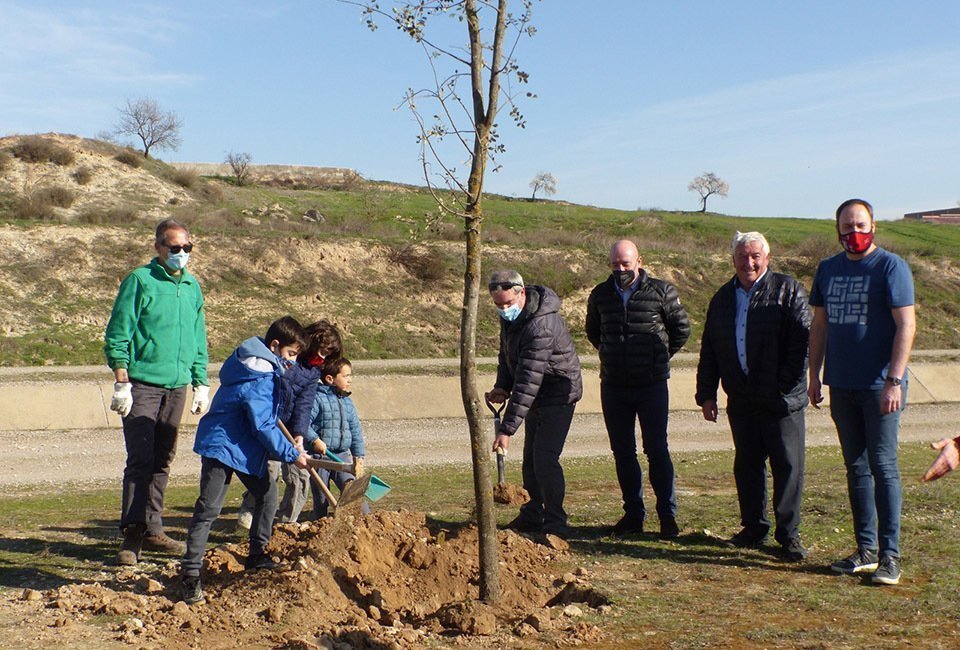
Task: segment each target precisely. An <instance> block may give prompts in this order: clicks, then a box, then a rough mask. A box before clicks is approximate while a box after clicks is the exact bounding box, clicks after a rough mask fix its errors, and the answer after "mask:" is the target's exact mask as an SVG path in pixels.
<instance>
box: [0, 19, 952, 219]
mask: <svg viewBox="0 0 960 650" xmlns="http://www.w3.org/2000/svg"><path fill="white" fill-rule="evenodd" d="M381 4H384V5H386V4H387V3H386V2H382V3H381ZM534 24H535V25H536V27H537V29H538V32H537V34H536V36H535V37H533V38H532V39H524V40H523V41H522V42H521V44H520V48H519V52H518V56H519V59H520V63H521V67H522V68H523V69H524V70H526V71H527V72H529V73H530V89H531V90H532V91H533V92H535V93H536V94H537V95H538V97H537V99H535V100H530V101H525V102H524V103H523V105H522V109H523V111H524V114H525V116H526V118H527V128H526V129H523V130H520V129H516V128H514V127H512V126H510V125H509V122H510V120H509V118H508V117H507V116H506V115H503V117H502V118H501V119H500V123H501V125H502V129H501V130H502V140H503V142H504V143H505V144H506V145H507V147H508V151H507V153H506V154H505V155H503V156H501V157H500V160H499V162H500V163H501V164H502V165H503V168H502V170H501V171H500V172H498V173H497V174H493V175H490V176H489V178H488V181H487V189H488V190H489V191H494V192H500V193H503V194H507V195H517V196H528V195H529V193H530V188H529V187H528V184H529V182H530V180H531V179H532V178H533V176H534V175H535V174H536V173H537V172H540V171H547V172H551V173H552V174H554V176H555V177H556V178H557V181H558V183H557V184H558V192H557V194H556V195H555V197H554V198H557V199H563V200H567V201H573V202H577V203H586V204H591V205H599V206H604V207H616V208H624V209H634V208H638V207H644V208H661V209H667V210H695V209H697V207H698V197H697V195H695V194H694V193H691V192H688V191H687V184H688V183H689V181H690V180H691V179H692V178H693V177H694V176H696V175H698V174H700V173H702V172H704V171H712V172H715V173H716V174H718V175H719V176H721V177H722V178H723V179H725V180H726V181H727V182H728V183H729V185H730V194H729V197H728V198H726V199H711V203H710V204H709V206H708V207H709V208H711V209H713V210H716V211H718V212H723V213H726V214H738V215H747V216H796V217H821V218H826V217H831V216H832V212H833V209H834V208H835V206H836V205H837V204H838V203H840V202H841V201H842V200H844V199H846V198H849V197H850V196H860V197H862V198H866V199H868V200H870V201H872V202H873V204H874V206H875V207H876V209H877V214H878V216H879V217H881V218H895V217H899V216H900V215H902V213H904V212H909V211H915V210H924V209H932V208H942V207H947V206H953V205H956V203H957V201H958V200H960V174H958V173H957V164H956V157H957V151H958V150H960V146H958V145H960V142H958V140H960V101H958V100H960V41H958V39H957V38H956V26H957V25H958V24H960V2H955V1H952V0H939V1H933V0H914V1H912V2H907V1H902V2H890V1H884V0H873V1H870V2H866V1H836V0H834V1H832V2H826V1H820V0H807V1H805V2H779V1H774V0H764V1H761V0H755V1H747V0H743V1H736V0H730V1H729V2H716V0H713V1H709V2H707V1H704V2H701V1H692V0H691V1H687V2H681V1H678V2H653V1H649V2H648V1H645V0H622V1H612V0H610V1H604V0H591V1H587V0H544V1H542V2H537V3H535V7H534ZM441 29H442V33H441V34H439V35H438V39H439V40H440V41H441V42H444V43H451V44H456V43H460V42H463V41H464V39H465V34H462V33H461V32H460V29H461V28H460V26H459V25H458V24H457V23H454V22H452V21H444V23H443V25H442V26H441ZM0 43H3V47H2V48H0V135H10V134H14V133H39V132H47V131H57V132H63V133H74V134H77V135H82V136H88V137H92V136H95V135H96V134H97V133H99V132H101V131H105V130H109V129H110V128H111V127H112V126H113V125H114V124H115V123H116V121H117V107H118V106H120V105H122V104H123V102H124V100H125V99H126V98H133V97H137V96H142V95H147V96H151V97H153V98H155V99H156V100H158V101H159V103H160V104H161V105H162V106H163V107H164V108H167V109H171V110H174V111H175V112H176V113H177V114H178V115H180V117H181V118H182V119H183V122H184V127H183V131H182V136H183V144H182V146H181V148H180V150H179V151H176V152H171V151H162V152H159V155H160V157H161V158H163V159H164V160H168V161H196V162H220V161H222V160H223V157H224V155H225V153H226V152H227V151H242V152H248V153H250V154H251V155H252V156H253V160H254V162H255V163H283V164H304V165H321V166H336V167H351V168H354V169H356V170H358V171H359V172H361V173H362V174H363V175H364V176H365V177H367V178H372V179H381V180H393V181H401V182H408V183H418V184H419V183H422V178H421V173H422V171H421V167H420V165H419V162H418V154H419V149H418V146H417V144H416V134H417V127H416V124H415V122H414V121H413V118H412V116H411V115H410V113H409V111H407V110H406V109H403V108H399V109H398V108H397V107H398V106H399V105H400V104H401V100H402V98H403V94H404V92H405V91H406V89H407V88H408V87H414V88H419V87H423V86H426V85H427V84H428V83H429V81H430V78H431V77H430V70H429V67H428V64H427V62H426V60H425V58H424V55H423V53H422V51H421V50H419V49H418V48H417V47H416V46H415V45H414V44H413V43H411V42H410V41H409V39H407V38H405V37H404V36H403V35H402V34H400V33H398V32H396V31H395V30H393V29H391V28H390V27H389V26H387V25H385V24H382V23H381V29H380V30H379V31H378V32H376V33H371V32H370V31H369V30H367V29H366V27H365V26H364V25H363V24H362V21H361V18H360V12H359V10H358V9H357V8H355V7H351V6H348V5H344V4H341V3H338V2H334V1H333V0H316V1H314V2H282V1H277V2H270V3H265V2H262V1H261V2H246V1H237V2H232V3H213V2H208V1H203V0H195V1H193V2H179V1H171V2H165V3H140V2H136V1H133V2H130V1H125V2H119V1H113V0H102V1H99V2H97V1H94V2H83V3H76V2H62V1H60V0H51V1H48V2H35V1H31V2H25V1H19V0H16V1H10V0H0Z"/></svg>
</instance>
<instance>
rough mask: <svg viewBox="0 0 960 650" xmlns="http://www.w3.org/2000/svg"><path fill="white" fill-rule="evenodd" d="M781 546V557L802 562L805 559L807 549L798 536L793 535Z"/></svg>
mask: <svg viewBox="0 0 960 650" xmlns="http://www.w3.org/2000/svg"><path fill="white" fill-rule="evenodd" d="M781 546H782V547H783V557H784V558H785V559H787V560H790V561H791V562H802V561H804V560H806V559H807V555H808V551H807V549H806V548H804V546H803V542H801V541H800V538H799V537H794V538H793V539H791V540H790V541H788V542H787V543H786V544H782V545H781Z"/></svg>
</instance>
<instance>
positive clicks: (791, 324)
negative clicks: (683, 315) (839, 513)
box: [696, 232, 811, 561]
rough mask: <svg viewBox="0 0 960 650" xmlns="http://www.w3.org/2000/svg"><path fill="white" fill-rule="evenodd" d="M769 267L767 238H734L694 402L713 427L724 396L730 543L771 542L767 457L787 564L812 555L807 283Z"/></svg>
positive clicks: (713, 306)
mask: <svg viewBox="0 0 960 650" xmlns="http://www.w3.org/2000/svg"><path fill="white" fill-rule="evenodd" d="M769 262H770V245H769V244H768V243H767V240H766V238H765V237H764V236H763V235H762V234H760V233H758V232H748V233H740V232H738V233H737V234H736V236H735V237H734V239H733V263H734V266H735V267H736V276H734V278H733V279H732V280H730V281H729V282H727V283H726V284H724V285H723V286H722V287H720V290H719V291H717V293H716V294H715V295H714V296H713V299H712V300H711V301H710V307H709V308H708V309H707V321H706V324H705V325H704V330H703V341H702V343H701V346H700V363H699V365H698V366H697V396H696V398H697V404H698V405H699V406H700V407H701V409H702V410H703V417H704V418H705V419H706V420H709V421H711V422H716V420H717V411H718V409H717V386H718V384H721V383H722V385H723V390H724V391H725V392H726V393H727V419H728V420H729V421H730V429H731V431H732V432H733V443H734V446H735V447H736V453H735V457H734V461H733V475H734V478H735V480H736V483H737V496H738V498H739V501H740V519H741V523H742V525H743V529H742V530H741V531H740V532H738V533H737V534H736V535H734V536H733V537H732V538H731V539H730V541H729V543H730V544H731V545H733V546H740V547H751V546H759V545H760V544H762V543H763V540H764V539H765V538H766V536H767V533H768V531H769V529H770V521H769V520H768V519H767V515H766V509H767V476H766V461H767V458H768V457H769V458H770V470H771V473H772V474H773V511H774V517H775V519H776V530H775V532H774V537H775V538H776V540H777V542H779V543H780V545H781V547H782V549H783V553H784V556H785V557H786V558H787V559H790V560H793V561H800V560H803V559H804V558H805V557H806V556H807V551H806V549H805V548H804V547H803V544H802V543H801V541H800V532H799V527H800V495H801V491H802V490H803V463H804V444H805V440H804V439H805V423H804V409H805V408H806V406H807V404H808V403H809V400H808V398H807V343H808V340H809V336H810V321H811V316H810V308H809V306H808V304H807V292H806V291H805V290H804V288H803V285H801V284H800V283H799V282H797V281H796V280H795V279H793V278H792V277H790V276H789V275H784V274H782V273H774V272H773V271H769V270H768V266H769Z"/></svg>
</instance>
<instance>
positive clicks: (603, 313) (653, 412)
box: [586, 239, 690, 539]
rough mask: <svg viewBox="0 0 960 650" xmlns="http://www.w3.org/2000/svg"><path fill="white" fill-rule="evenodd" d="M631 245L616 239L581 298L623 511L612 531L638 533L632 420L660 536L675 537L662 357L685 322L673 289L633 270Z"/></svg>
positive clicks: (639, 478) (640, 512)
mask: <svg viewBox="0 0 960 650" xmlns="http://www.w3.org/2000/svg"><path fill="white" fill-rule="evenodd" d="M642 262H643V260H642V259H641V257H640V252H639V250H637V245H636V244H634V243H633V242H632V241H629V240H626V239H622V240H620V241H617V242H615V243H614V244H613V246H612V247H611V248H610V269H611V271H612V273H611V274H610V277H609V278H607V280H606V281H605V282H603V283H601V284H598V285H597V286H596V287H595V288H594V289H593V291H592V292H591V293H590V298H589V300H588V301H587V319H586V330H587V338H588V339H589V340H590V343H592V344H593V346H594V347H595V348H597V351H598V352H599V353H600V403H601V406H602V408H603V420H604V423H605V424H606V426H607V435H608V436H609V438H610V448H611V450H612V451H613V459H614V462H615V464H616V467H617V480H618V481H619V483H620V491H621V493H622V495H623V510H624V515H623V517H622V518H621V519H620V521H618V522H617V523H616V524H615V525H614V526H613V527H612V529H611V532H612V533H613V534H614V535H630V534H639V533H642V532H643V521H644V518H645V517H646V508H645V507H644V505H643V474H642V470H641V469H640V462H639V460H638V459H637V434H636V422H637V420H639V421H640V435H641V438H642V441H643V453H644V454H646V456H647V460H648V462H649V464H650V484H651V485H652V486H653V493H654V495H656V498H657V516H658V518H659V519H660V536H661V537H662V538H664V539H668V538H673V537H677V536H678V535H679V534H680V528H679V526H677V520H676V512H677V502H676V496H675V493H674V485H673V461H671V460H670V450H669V448H668V446H667V416H668V413H669V409H670V393H669V390H668V388H667V379H668V378H669V377H670V358H671V357H672V356H673V355H674V354H676V353H677V352H678V351H679V350H680V348H682V347H683V344H684V343H686V342H687V339H688V338H689V337H690V321H689V319H688V318H687V312H686V311H685V310H684V308H683V307H682V306H681V305H680V296H679V295H678V294H677V289H676V287H674V286H673V285H672V284H670V283H669V282H666V281H664V280H658V279H656V278H653V277H651V276H649V275H648V274H647V272H646V271H644V270H643V269H642V268H641V264H642Z"/></svg>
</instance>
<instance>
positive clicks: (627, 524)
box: [610, 515, 643, 537]
mask: <svg viewBox="0 0 960 650" xmlns="http://www.w3.org/2000/svg"><path fill="white" fill-rule="evenodd" d="M610 534H611V535H613V536H614V537H624V536H626V535H643V519H637V518H636V517H631V516H630V515H624V516H623V517H621V518H620V521H618V522H617V523H615V524H614V525H613V526H611V527H610Z"/></svg>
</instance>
